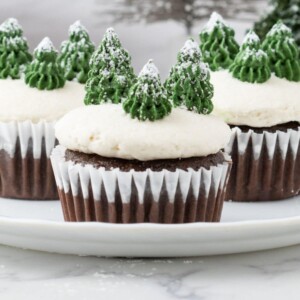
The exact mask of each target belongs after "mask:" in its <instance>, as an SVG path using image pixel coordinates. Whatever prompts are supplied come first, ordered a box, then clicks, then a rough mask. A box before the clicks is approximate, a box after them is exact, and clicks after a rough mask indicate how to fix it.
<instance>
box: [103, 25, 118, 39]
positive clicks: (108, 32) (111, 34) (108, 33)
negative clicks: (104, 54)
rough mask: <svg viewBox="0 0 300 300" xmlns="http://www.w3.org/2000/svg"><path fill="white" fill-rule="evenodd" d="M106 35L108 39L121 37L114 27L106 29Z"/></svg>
mask: <svg viewBox="0 0 300 300" xmlns="http://www.w3.org/2000/svg"><path fill="white" fill-rule="evenodd" d="M104 36H105V37H106V38H108V39H113V38H117V39H119V37H118V35H117V34H116V32H115V30H114V28H112V27H109V28H107V29H106V31H105V34H104Z"/></svg>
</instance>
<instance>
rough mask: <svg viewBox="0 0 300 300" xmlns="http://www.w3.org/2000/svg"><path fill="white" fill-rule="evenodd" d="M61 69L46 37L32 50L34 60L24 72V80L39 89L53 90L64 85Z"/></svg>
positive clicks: (55, 53)
mask: <svg viewBox="0 0 300 300" xmlns="http://www.w3.org/2000/svg"><path fill="white" fill-rule="evenodd" d="M63 74H64V73H63V70H62V68H61V67H60V65H59V64H58V63H57V51H56V50H55V48H54V46H53V44H52V42H51V41H50V39H49V38H48V37H45V38H44V39H43V40H42V41H41V42H40V44H39V45H38V46H37V48H36V49H35V50H34V60H33V61H32V63H31V64H30V65H29V66H28V68H27V69H26V72H25V82H26V84H28V85H29V86H30V87H34V88H37V89H39V90H54V89H58V88H61V87H63V86H64V84H65V78H64V75H63Z"/></svg>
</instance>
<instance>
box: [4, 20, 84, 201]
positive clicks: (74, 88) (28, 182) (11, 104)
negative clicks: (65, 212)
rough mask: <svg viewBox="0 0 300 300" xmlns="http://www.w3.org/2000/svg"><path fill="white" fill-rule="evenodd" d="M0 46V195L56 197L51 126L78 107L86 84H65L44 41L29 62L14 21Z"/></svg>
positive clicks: (52, 128) (19, 30)
mask: <svg viewBox="0 0 300 300" xmlns="http://www.w3.org/2000/svg"><path fill="white" fill-rule="evenodd" d="M0 43H1V46H2V47H1V49H0V52H1V54H0V78H1V79H0V197H6V198H18V199H40V200H44V199H57V198H58V194H57V189H56V184H55V180H54V175H53V171H52V168H51V163H50V159H49V156H50V152H51V150H52V149H53V148H54V146H55V144H56V143H57V141H56V139H55V136H54V124H55V122H56V121H57V120H58V119H59V118H60V117H61V116H62V115H64V114H65V113H66V112H67V111H69V110H71V109H72V108H76V107H78V106H81V105H82V97H83V96H84V86H83V85H80V84H78V83H76V82H67V83H65V79H64V77H63V71H62V69H61V68H60V67H59V66H58V65H57V63H56V56H57V54H56V51H55V49H54V47H53V45H52V43H51V41H50V40H49V39H48V38H45V39H44V40H43V41H42V42H41V43H40V44H39V46H38V47H37V48H36V49H35V51H34V56H35V58H34V59H33V61H32V62H31V64H29V63H30V61H31V55H30V54H29V53H28V47H27V43H26V40H25V39H24V38H23V37H22V29H21V27H20V25H19V24H18V23H17V21H16V20H14V19H13V20H12V19H9V20H8V21H6V22H5V23H4V24H2V25H1V26H0ZM25 69H26V71H25ZM24 71H25V73H26V74H25V76H24ZM24 77H25V81H24Z"/></svg>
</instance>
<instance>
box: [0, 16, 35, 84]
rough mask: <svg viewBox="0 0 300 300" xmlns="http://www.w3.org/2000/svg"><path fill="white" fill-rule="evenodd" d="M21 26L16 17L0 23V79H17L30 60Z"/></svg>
mask: <svg viewBox="0 0 300 300" xmlns="http://www.w3.org/2000/svg"><path fill="white" fill-rule="evenodd" d="M22 34H23V31H22V27H21V26H20V25H19V23H18V22H17V20H16V19H8V20H6V21H5V22H4V23H2V24H1V25H0V79H6V78H12V79H19V78H20V77H21V75H22V74H23V73H24V71H25V68H26V66H27V65H28V63H29V62H30V61H31V60H32V56H31V54H30V53H29V50H28V45H27V41H26V39H25V38H24V37H23V36H22Z"/></svg>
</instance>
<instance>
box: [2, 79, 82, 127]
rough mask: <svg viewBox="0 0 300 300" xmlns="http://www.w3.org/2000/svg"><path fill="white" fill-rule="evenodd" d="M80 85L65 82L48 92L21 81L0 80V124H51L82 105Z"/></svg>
mask: <svg viewBox="0 0 300 300" xmlns="http://www.w3.org/2000/svg"><path fill="white" fill-rule="evenodd" d="M84 94H85V92H84V85H82V84H79V83H77V82H69V81H67V82H66V83H65V85H64V87H63V88H60V89H55V90H51V91H47V90H39V89H37V88H31V87H29V86H28V85H26V84H25V82H24V81H23V80H12V79H5V80H4V79H3V80H0V121H2V122H9V121H27V120H30V121H32V122H34V123H37V122H39V121H55V120H57V119H59V118H60V117H62V116H63V115H64V114H65V113H67V112H68V111H70V110H72V109H73V108H77V107H79V106H82V105H83V98H84Z"/></svg>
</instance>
